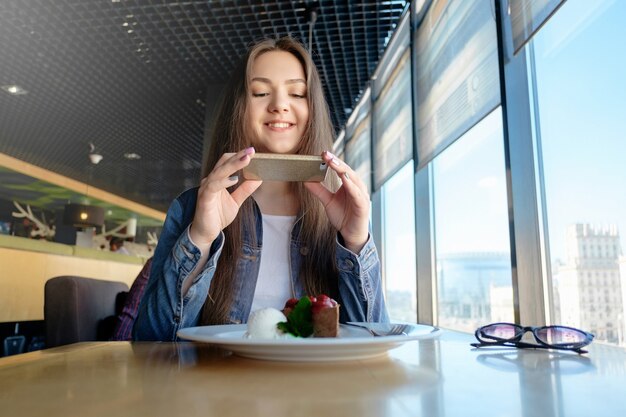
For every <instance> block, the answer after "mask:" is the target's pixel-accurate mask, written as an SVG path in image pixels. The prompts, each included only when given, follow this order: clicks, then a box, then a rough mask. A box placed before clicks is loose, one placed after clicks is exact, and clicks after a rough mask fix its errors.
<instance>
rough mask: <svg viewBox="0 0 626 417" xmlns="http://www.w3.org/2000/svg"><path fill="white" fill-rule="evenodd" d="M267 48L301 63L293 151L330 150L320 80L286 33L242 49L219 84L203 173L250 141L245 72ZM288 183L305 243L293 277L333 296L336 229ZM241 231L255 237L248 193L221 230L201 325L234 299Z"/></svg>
mask: <svg viewBox="0 0 626 417" xmlns="http://www.w3.org/2000/svg"><path fill="white" fill-rule="evenodd" d="M271 51H285V52H289V53H291V54H292V55H294V56H295V57H296V58H297V59H298V60H299V61H300V63H301V64H302V67H303V68H304V72H305V76H306V83H307V100H308V104H309V120H308V122H307V125H306V129H305V132H304V135H303V137H302V140H301V141H300V147H299V149H298V150H297V153H299V154H303V155H320V154H321V153H322V151H324V150H331V149H332V144H333V139H334V129H333V126H332V122H331V120H330V116H329V112H328V105H327V103H326V100H325V98H324V92H323V89H322V83H321V80H320V78H319V74H318V72H317V69H316V67H315V64H314V63H313V60H312V59H311V56H310V55H309V53H308V52H307V50H306V49H305V48H304V47H303V46H302V44H301V43H300V42H298V41H296V40H295V39H293V38H291V37H284V38H280V39H265V40H262V41H260V42H258V43H256V44H255V45H253V46H252V47H251V48H250V49H249V50H248V53H247V55H246V56H245V58H244V60H243V61H242V62H241V64H240V65H239V66H238V67H237V68H236V69H235V71H234V72H233V74H232V76H231V79H230V82H229V84H228V85H227V86H226V88H225V94H224V96H223V101H222V105H221V108H220V111H219V112H218V114H217V117H216V122H215V124H214V126H213V133H212V135H211V143H210V147H209V152H208V155H207V160H206V162H205V164H204V170H203V174H202V175H203V176H206V175H208V173H209V172H210V171H211V170H212V169H213V167H214V166H215V164H216V163H217V161H218V159H219V158H220V157H221V156H222V155H223V154H224V153H226V152H238V151H240V150H242V149H244V148H246V147H248V146H251V142H250V138H249V137H247V135H246V120H247V104H248V97H249V92H248V82H249V81H248V74H250V71H251V68H252V65H253V63H254V60H255V59H256V58H257V57H258V56H260V55H262V54H264V53H267V52H271ZM329 171H330V170H329ZM329 174H331V173H330V172H329ZM328 178H329V179H328V180H327V183H326V185H327V186H328V187H329V188H330V189H331V190H335V189H337V187H338V179H337V177H336V176H335V175H334V174H331V175H329V176H328ZM293 187H294V192H295V193H296V195H297V196H298V197H299V201H300V211H301V215H302V219H301V220H300V222H301V227H300V234H299V236H298V239H299V240H300V242H302V243H301V244H302V245H303V247H306V250H301V253H302V254H303V256H302V264H301V268H300V275H299V277H298V278H299V279H300V281H301V283H302V287H303V288H304V290H305V292H306V293H307V294H311V295H315V294H319V293H326V294H328V295H330V296H331V297H332V296H337V293H338V289H337V269H336V267H335V261H334V259H335V236H336V233H337V232H336V230H335V229H334V228H333V227H332V225H331V224H330V222H329V221H328V218H327V216H326V212H325V211H324V207H323V206H322V204H321V203H320V202H319V200H318V199H317V198H315V197H314V196H312V195H311V194H310V193H309V192H308V191H307V190H306V189H305V188H304V186H303V185H302V184H301V183H293ZM243 230H247V231H248V233H250V234H251V235H252V236H253V239H254V240H256V236H255V231H256V228H255V219H254V206H253V202H252V201H251V199H250V198H248V199H247V200H246V201H245V202H244V203H243V205H242V206H241V208H240V210H239V214H238V216H237V217H236V218H235V220H234V221H233V222H232V223H231V224H230V225H229V226H228V227H226V228H225V229H224V235H225V238H226V241H225V243H224V248H223V250H222V254H221V256H220V261H219V262H218V266H217V269H216V272H215V276H214V278H213V281H212V283H211V287H210V289H209V296H208V297H207V300H206V302H205V303H204V307H203V309H202V316H201V319H200V322H201V324H221V323H227V322H228V321H229V314H230V310H231V304H232V302H233V299H234V289H233V286H232V285H231V284H232V282H233V276H234V274H235V273H236V268H237V260H238V259H239V257H240V255H241V247H242V239H243ZM253 244H256V242H253Z"/></svg>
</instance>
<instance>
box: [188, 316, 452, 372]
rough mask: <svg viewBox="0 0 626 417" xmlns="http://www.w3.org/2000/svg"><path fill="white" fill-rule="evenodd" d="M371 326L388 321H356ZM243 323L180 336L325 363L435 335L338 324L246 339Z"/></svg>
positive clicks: (421, 329) (246, 352) (425, 330)
mask: <svg viewBox="0 0 626 417" xmlns="http://www.w3.org/2000/svg"><path fill="white" fill-rule="evenodd" d="M360 324H365V325H369V326H371V327H372V328H376V327H379V326H389V325H388V324H385V325H383V324H380V325H378V324H375V323H370V324H368V323H360ZM246 330H247V325H245V324H227V325H221V326H200V327H189V328H186V329H181V330H179V331H178V333H177V334H178V337H180V338H181V339H187V340H193V341H196V342H205V343H210V344H213V345H216V346H219V347H221V348H223V349H227V350H230V351H232V352H233V353H235V354H236V355H239V356H243V357H246V358H253V359H262V360H270V361H283V362H328V361H346V360H360V359H368V358H372V357H375V356H379V355H383V354H385V353H386V352H387V351H388V350H390V349H393V348H396V347H398V346H400V345H402V344H404V343H406V342H409V341H411V340H418V339H426V338H430V337H434V336H437V335H438V334H439V333H440V332H441V331H440V330H439V329H438V328H436V327H432V326H426V325H422V324H414V325H412V326H411V329H410V330H409V331H408V332H407V333H408V334H406V335H401V336H381V337H373V336H372V335H371V334H370V333H369V332H368V331H367V330H365V329H362V328H358V327H353V326H348V325H344V324H341V325H340V327H339V337H336V338H304V339H303V338H293V339H291V338H289V339H246V338H244V333H245V332H246Z"/></svg>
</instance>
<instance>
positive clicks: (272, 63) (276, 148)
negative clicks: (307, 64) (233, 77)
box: [247, 51, 309, 154]
mask: <svg viewBox="0 0 626 417" xmlns="http://www.w3.org/2000/svg"><path fill="white" fill-rule="evenodd" d="M249 83H250V84H249V88H248V90H249V96H248V121H247V122H248V131H249V132H250V134H251V135H252V138H251V140H252V145H253V146H254V147H255V149H256V151H257V152H271V153H284V154H290V153H295V152H296V150H297V149H298V146H299V144H300V140H301V138H302V136H303V135H304V131H305V129H306V125H307V121H308V120H309V103H308V99H307V85H306V77H305V75H304V68H302V65H301V64H300V61H298V59H297V58H296V57H295V56H293V55H292V54H291V53H289V52H285V51H271V52H266V53H264V54H262V55H260V56H258V57H257V58H256V59H255V60H254V62H253V64H252V69H251V72H250V74H249Z"/></svg>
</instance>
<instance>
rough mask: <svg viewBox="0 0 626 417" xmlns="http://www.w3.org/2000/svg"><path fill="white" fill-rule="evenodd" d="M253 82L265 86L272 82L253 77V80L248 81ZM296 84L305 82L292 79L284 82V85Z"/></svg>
mask: <svg viewBox="0 0 626 417" xmlns="http://www.w3.org/2000/svg"><path fill="white" fill-rule="evenodd" d="M254 81H259V82H262V83H265V84H272V80H270V79H269V78H265V77H254V78H253V79H251V80H250V82H254ZM297 83H303V84H306V81H305V80H303V79H302V78H293V79H290V80H287V81H285V84H297Z"/></svg>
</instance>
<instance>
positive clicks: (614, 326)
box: [529, 0, 626, 345]
mask: <svg viewBox="0 0 626 417" xmlns="http://www.w3.org/2000/svg"><path fill="white" fill-rule="evenodd" d="M625 20H626V2H624V1H603V2H588V1H584V0H570V1H567V2H566V3H565V4H564V5H563V6H562V7H561V8H560V9H559V11H558V13H556V14H555V15H554V17H553V18H552V19H551V20H550V21H549V22H548V23H547V24H546V26H545V27H544V28H542V30H541V31H540V32H539V33H538V34H537V35H536V36H535V38H534V41H533V46H532V48H533V49H534V55H532V49H530V48H529V52H530V54H529V55H530V56H531V57H532V58H534V66H535V67H534V68H535V71H534V76H535V85H536V90H534V91H533V92H534V94H535V98H536V102H537V108H536V109H535V114H536V117H535V120H536V132H537V133H538V134H537V138H536V139H537V141H538V142H537V143H538V144H539V149H540V150H541V153H542V155H543V171H544V176H543V180H544V186H545V195H546V197H545V200H546V213H547V220H548V232H549V233H548V236H549V248H550V258H551V267H552V288H553V301H554V310H555V317H554V321H555V322H559V323H561V324H565V325H570V326H574V327H581V328H583V329H585V330H588V331H591V332H592V333H594V334H595V335H596V340H599V341H604V342H608V343H614V344H621V345H626V338H625V334H626V327H625V323H624V321H625V320H624V317H625V314H624V313H625V301H626V297H625V292H626V289H625V288H624V287H625V284H626V259H625V258H624V256H623V247H624V246H623V236H622V235H620V231H621V233H622V234H623V233H624V230H626V192H625V191H624V184H625V183H626V139H625V137H624V132H626V119H625V117H624V115H626V80H625V78H624V74H626V54H624V52H623V50H624V45H623V44H624V40H625V39H626V26H624V21H625ZM530 62H532V61H530ZM530 67H531V68H532V65H531V66H530ZM620 268H621V269H620Z"/></svg>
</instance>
